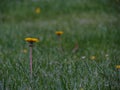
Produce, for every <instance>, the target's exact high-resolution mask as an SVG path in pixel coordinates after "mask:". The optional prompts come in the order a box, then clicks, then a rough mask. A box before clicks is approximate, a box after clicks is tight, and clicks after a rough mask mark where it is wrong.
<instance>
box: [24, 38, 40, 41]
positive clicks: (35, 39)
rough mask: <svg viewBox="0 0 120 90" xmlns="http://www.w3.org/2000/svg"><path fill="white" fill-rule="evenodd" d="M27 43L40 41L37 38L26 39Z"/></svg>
mask: <svg viewBox="0 0 120 90" xmlns="http://www.w3.org/2000/svg"><path fill="white" fill-rule="evenodd" d="M25 41H27V42H39V39H37V38H25Z"/></svg>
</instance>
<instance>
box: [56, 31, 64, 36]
mask: <svg viewBox="0 0 120 90" xmlns="http://www.w3.org/2000/svg"><path fill="white" fill-rule="evenodd" d="M55 34H56V35H58V36H60V35H62V34H63V32H62V31H56V32H55Z"/></svg>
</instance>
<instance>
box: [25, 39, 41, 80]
mask: <svg viewBox="0 0 120 90" xmlns="http://www.w3.org/2000/svg"><path fill="white" fill-rule="evenodd" d="M25 41H27V42H29V47H30V55H29V56H30V76H31V79H32V49H33V43H34V42H38V41H39V40H38V39H37V38H25Z"/></svg>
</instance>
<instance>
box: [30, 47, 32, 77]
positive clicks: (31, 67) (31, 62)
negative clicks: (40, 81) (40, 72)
mask: <svg viewBox="0 0 120 90" xmlns="http://www.w3.org/2000/svg"><path fill="white" fill-rule="evenodd" d="M30 78H31V79H32V46H30Z"/></svg>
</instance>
